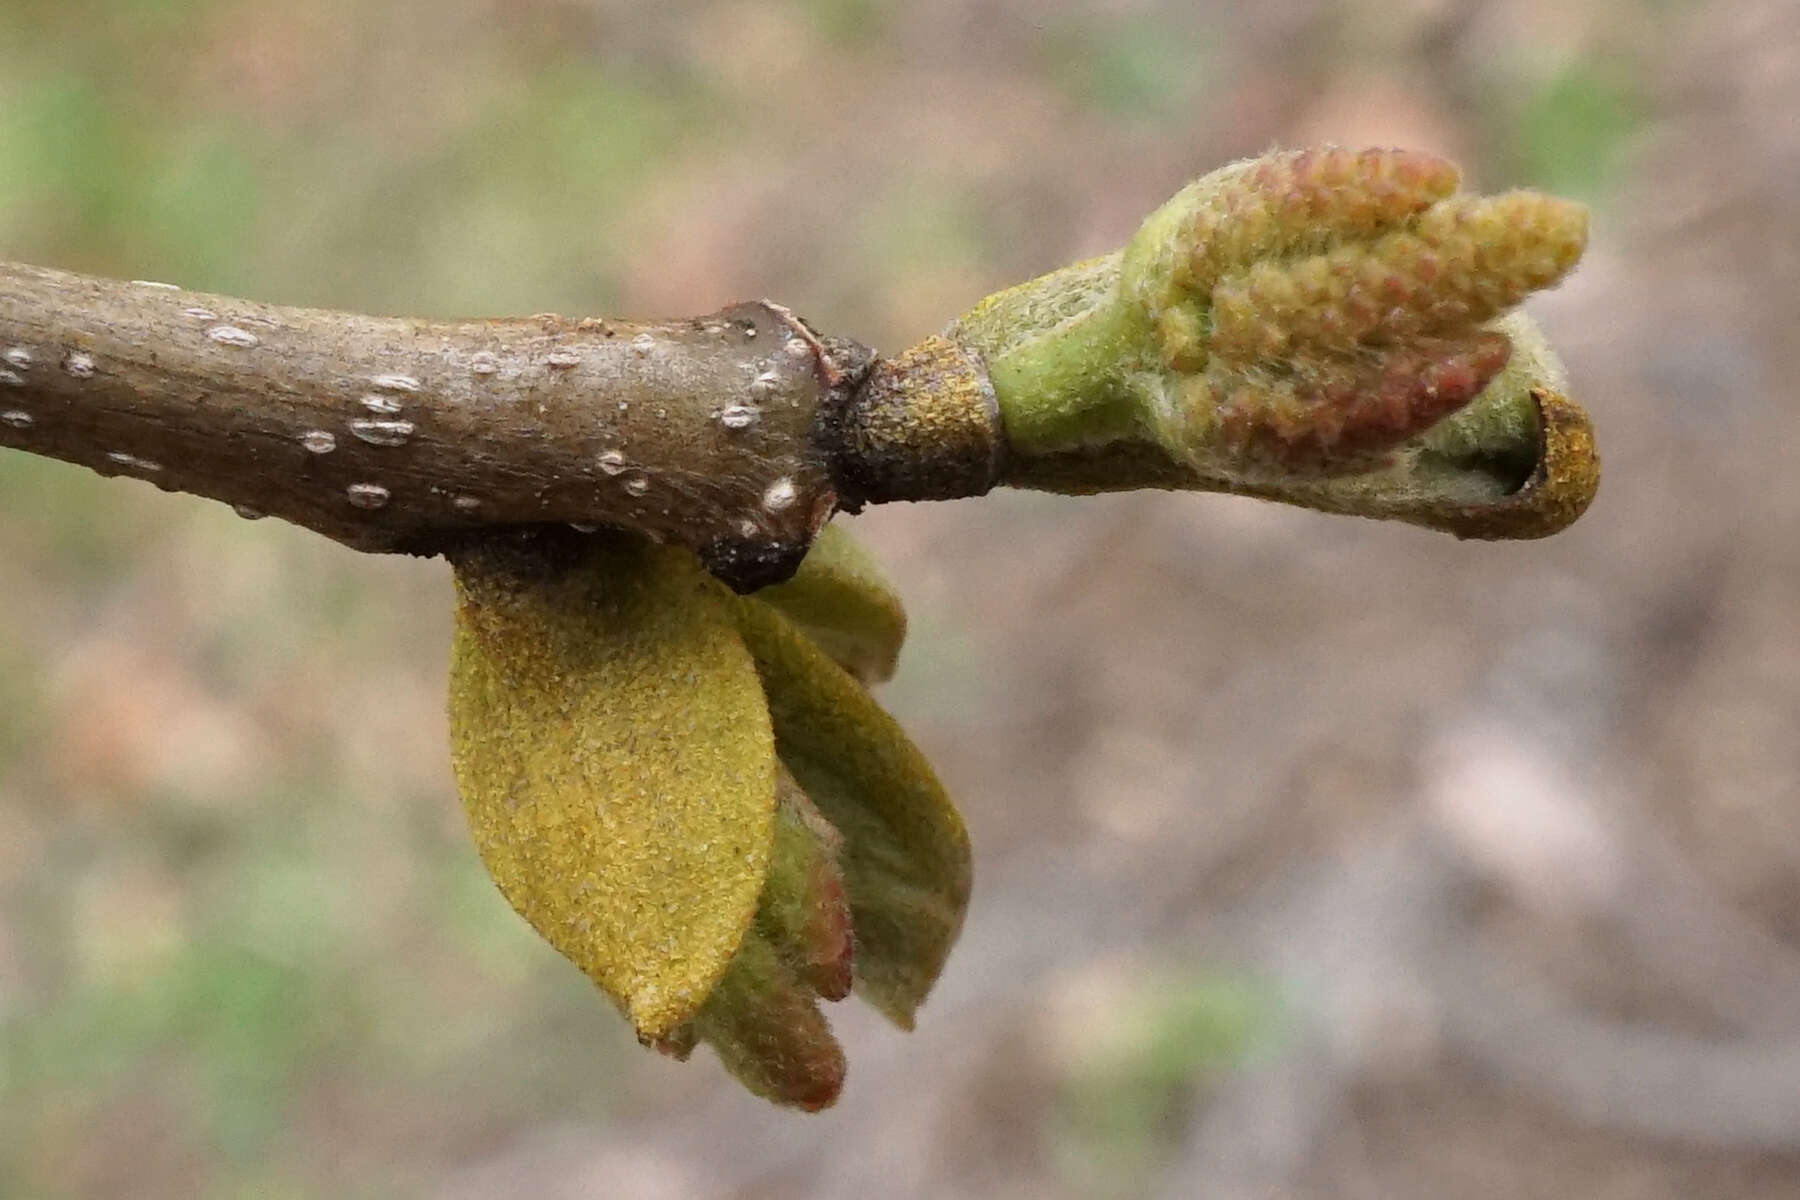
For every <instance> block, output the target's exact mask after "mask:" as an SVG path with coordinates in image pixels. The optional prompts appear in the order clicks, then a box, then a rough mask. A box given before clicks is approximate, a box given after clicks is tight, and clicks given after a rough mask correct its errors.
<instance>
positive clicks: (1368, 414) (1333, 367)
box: [1212, 331, 1512, 473]
mask: <svg viewBox="0 0 1800 1200" xmlns="http://www.w3.org/2000/svg"><path fill="white" fill-rule="evenodd" d="M1511 352H1512V346H1511V343H1510V342H1508V341H1507V339H1506V336H1505V335H1504V334H1501V333H1496V332H1493V331H1483V332H1480V333H1478V334H1476V335H1474V336H1473V337H1471V338H1469V339H1468V340H1466V341H1461V342H1449V343H1438V344H1436V345H1430V344H1418V345H1413V346H1409V347H1406V348H1401V349H1396V350H1393V351H1390V352H1388V353H1386V354H1384V355H1383V356H1381V357H1380V358H1378V359H1376V360H1374V361H1373V362H1370V363H1366V364H1363V363H1351V362H1345V361H1337V362H1329V363H1306V364H1301V370H1300V372H1299V373H1298V374H1296V376H1295V377H1294V378H1293V379H1291V380H1285V381H1282V382H1279V383H1276V384H1272V385H1269V384H1264V385H1258V384H1256V383H1254V382H1251V381H1247V380H1245V379H1244V377H1243V376H1241V375H1239V376H1236V377H1235V378H1236V380H1237V381H1238V382H1236V383H1235V385H1233V384H1232V379H1233V376H1232V375H1231V374H1230V372H1229V368H1224V367H1220V368H1215V372H1216V378H1215V379H1214V382H1213V385H1212V386H1213V391H1214V394H1218V395H1224V396H1226V397H1227V399H1226V400H1225V401H1224V403H1222V404H1221V405H1220V406H1219V411H1218V418H1217V421H1218V425H1217V428H1218V436H1219V442H1220V445H1221V446H1222V448H1224V449H1226V450H1227V451H1229V452H1231V453H1233V454H1235V455H1238V456H1240V457H1242V458H1245V459H1248V460H1252V461H1259V462H1263V463H1266V464H1268V465H1271V466H1277V467H1281V468H1283V469H1287V470H1299V471H1306V472H1314V473H1316V472H1321V471H1330V470H1332V469H1334V468H1341V469H1355V470H1362V469H1366V468H1367V466H1368V462H1369V458H1370V456H1371V455H1379V454H1381V453H1382V452H1385V451H1387V450H1390V449H1392V448H1393V447H1395V446H1398V445H1399V444H1400V443H1402V442H1404V441H1406V440H1407V439H1409V438H1411V437H1413V436H1415V435H1417V434H1418V433H1421V432H1423V431H1424V430H1426V429H1428V428H1430V427H1431V426H1432V425H1434V424H1436V423H1437V422H1438V421H1440V420H1442V419H1443V418H1444V417H1446V416H1448V415H1449V414H1450V413H1452V412H1454V411H1456V410H1457V409H1458V408H1461V407H1462V406H1463V405H1464V404H1467V403H1468V402H1469V401H1470V400H1472V399H1474V398H1475V397H1476V396H1477V395H1479V394H1480V393H1481V390H1482V389H1483V388H1484V387H1486V386H1487V385H1488V383H1489V381H1491V380H1492V379H1493V378H1494V376H1495V375H1498V374H1499V373H1500V371H1501V370H1502V369H1503V368H1504V367H1505V366H1506V361H1507V358H1508V357H1509V356H1510V354H1511Z"/></svg>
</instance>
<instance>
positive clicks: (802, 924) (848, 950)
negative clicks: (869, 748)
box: [756, 775, 855, 1000]
mask: <svg viewBox="0 0 1800 1200" xmlns="http://www.w3.org/2000/svg"><path fill="white" fill-rule="evenodd" d="M775 819H776V826H775V850H774V855H773V861H772V863H771V866H770V870H769V876H768V881H767V883H766V884H765V885H764V891H763V897H762V902H761V905H760V906H759V908H758V909H757V915H756V920H757V925H758V927H759V928H760V929H761V930H762V932H763V934H764V935H765V936H766V937H767V938H768V939H769V941H770V943H771V944H772V945H773V946H774V947H775V950H776V952H777V953H778V954H779V955H780V957H781V960H782V962H783V963H785V964H786V965H787V966H788V967H789V969H791V970H792V971H793V972H794V974H795V975H796V976H797V977H798V978H799V979H800V980H801V981H802V982H804V983H805V984H807V985H808V986H809V987H811V988H812V989H813V990H814V991H816V992H818V994H819V995H820V996H822V997H824V998H825V999H827V1000H842V999H843V998H844V997H845V996H848V995H849V994H850V987H851V980H852V977H853V972H854V967H855V938H854V935H853V931H852V923H851V916H850V901H849V897H848V894H847V893H846V891H845V888H844V873H843V869H842V867H841V866H840V865H839V863H838V856H839V854H840V853H841V851H842V849H843V835H842V834H841V833H839V832H838V830H837V828H836V827H835V826H833V825H832V824H831V822H829V821H828V820H826V819H825V817H824V815H823V814H822V813H820V812H819V810H818V808H817V807H816V806H815V805H814V804H813V802H812V800H811V799H810V798H809V797H808V796H807V795H806V793H805V792H804V791H802V790H801V788H800V787H799V785H798V784H796V783H794V782H793V781H792V780H791V779H789V778H787V777H786V776H785V775H784V777H783V778H782V781H781V792H780V798H779V805H778V807H777V809H776V816H775Z"/></svg>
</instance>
